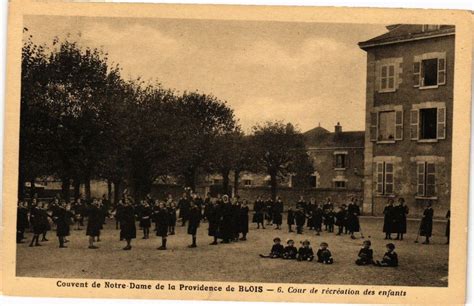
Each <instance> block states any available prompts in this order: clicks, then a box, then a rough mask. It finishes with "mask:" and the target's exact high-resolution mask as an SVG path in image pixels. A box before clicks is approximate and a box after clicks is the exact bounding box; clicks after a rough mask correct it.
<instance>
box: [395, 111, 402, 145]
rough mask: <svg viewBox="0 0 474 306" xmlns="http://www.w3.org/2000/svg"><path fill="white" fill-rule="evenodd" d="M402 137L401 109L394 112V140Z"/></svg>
mask: <svg viewBox="0 0 474 306" xmlns="http://www.w3.org/2000/svg"><path fill="white" fill-rule="evenodd" d="M402 139H403V110H400V111H396V112H395V140H402Z"/></svg>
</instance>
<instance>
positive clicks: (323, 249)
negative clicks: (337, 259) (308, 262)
mask: <svg viewBox="0 0 474 306" xmlns="http://www.w3.org/2000/svg"><path fill="white" fill-rule="evenodd" d="M316 256H318V262H321V263H324V264H328V265H330V264H332V263H333V262H334V259H332V255H331V251H329V249H328V244H327V243H326V242H321V244H320V245H319V250H318V252H317V253H316Z"/></svg>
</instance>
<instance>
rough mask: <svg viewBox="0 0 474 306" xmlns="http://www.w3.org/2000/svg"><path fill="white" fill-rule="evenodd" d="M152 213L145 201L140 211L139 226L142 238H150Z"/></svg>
mask: <svg viewBox="0 0 474 306" xmlns="http://www.w3.org/2000/svg"><path fill="white" fill-rule="evenodd" d="M152 214H153V209H152V208H151V206H150V204H148V201H145V202H144V203H143V207H142V209H141V211H140V227H141V228H142V229H143V239H148V238H150V227H151V217H152ZM167 230H168V229H167Z"/></svg>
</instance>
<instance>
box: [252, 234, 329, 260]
mask: <svg viewBox="0 0 474 306" xmlns="http://www.w3.org/2000/svg"><path fill="white" fill-rule="evenodd" d="M310 244H311V243H310V242H309V241H308V240H304V241H301V247H300V248H299V249H296V247H295V241H294V240H293V239H289V240H288V241H287V242H286V246H285V247H283V245H282V244H281V239H280V238H278V237H276V238H274V239H273V246H272V249H271V250H270V253H269V254H268V255H263V254H260V257H262V258H283V259H296V260H298V261H313V259H314V252H313V249H312V248H311V246H310ZM316 257H317V262H320V263H323V264H332V263H333V262H334V260H333V258H332V254H331V251H329V249H328V244H327V243H326V242H322V243H321V244H320V245H319V250H318V252H317V253H316Z"/></svg>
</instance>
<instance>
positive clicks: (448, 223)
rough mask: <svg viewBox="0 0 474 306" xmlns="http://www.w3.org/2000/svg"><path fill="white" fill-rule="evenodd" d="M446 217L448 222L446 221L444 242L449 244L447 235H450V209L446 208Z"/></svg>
mask: <svg viewBox="0 0 474 306" xmlns="http://www.w3.org/2000/svg"><path fill="white" fill-rule="evenodd" d="M446 219H447V220H448V222H446V231H445V233H444V234H445V236H446V244H449V235H450V231H451V229H450V227H451V209H448V212H447V213H446Z"/></svg>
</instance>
